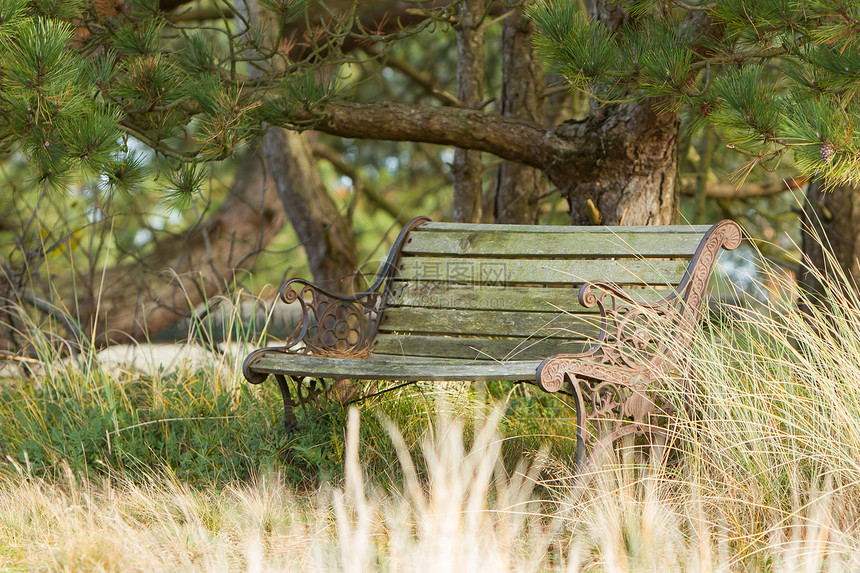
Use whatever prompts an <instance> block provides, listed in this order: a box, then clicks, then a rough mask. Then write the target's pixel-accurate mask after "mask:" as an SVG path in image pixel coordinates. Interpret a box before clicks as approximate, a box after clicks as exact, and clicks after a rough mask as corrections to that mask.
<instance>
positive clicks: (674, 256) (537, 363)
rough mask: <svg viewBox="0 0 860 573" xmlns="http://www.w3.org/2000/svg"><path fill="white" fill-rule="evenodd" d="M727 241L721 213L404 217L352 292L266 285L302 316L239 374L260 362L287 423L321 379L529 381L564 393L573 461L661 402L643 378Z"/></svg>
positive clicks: (688, 326) (736, 232)
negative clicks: (575, 220) (603, 220)
mask: <svg viewBox="0 0 860 573" xmlns="http://www.w3.org/2000/svg"><path fill="white" fill-rule="evenodd" d="M740 241H741V229H740V227H739V226H738V225H737V224H736V223H734V222H732V221H722V222H720V223H717V224H716V225H713V226H712V227H703V226H664V227H558V226H531V225H481V224H456V223H433V222H430V220H429V219H427V218H425V217H419V218H416V219H414V220H412V221H411V222H410V223H409V224H408V225H406V227H405V228H404V229H403V230H402V231H401V233H400V235H399V236H398V238H397V241H396V242H395V244H394V246H393V248H392V250H391V253H390V255H389V257H388V259H387V261H386V262H385V264H384V265H383V267H382V269H381V271H380V273H379V275H378V278H377V280H376V282H375V283H374V284H373V286H371V287H370V288H369V289H368V290H366V291H364V292H362V293H359V294H356V295H353V296H339V295H336V294H333V293H331V292H328V291H326V290H325V289H323V288H320V287H318V286H316V285H314V284H311V283H309V282H307V281H305V280H302V279H292V280H289V281H287V282H286V283H285V284H284V285H283V286H282V287H281V291H280V296H281V298H282V299H283V300H284V301H285V302H287V303H294V302H298V303H299V304H300V305H301V309H302V320H301V322H300V324H299V326H298V327H297V329H296V331H295V332H294V333H293V336H292V337H291V338H290V340H288V341H287V342H286V344H285V345H284V346H279V347H270V348H262V349H259V350H255V351H254V352H252V353H251V354H250V355H248V357H247V358H246V360H245V364H244V375H245V378H247V380H248V381H249V382H252V383H255V384H259V383H261V382H263V381H264V380H266V378H267V377H268V376H269V375H274V377H275V379H276V380H277V382H278V386H279V388H280V390H281V393H282V396H283V400H284V413H285V426H286V429H287V431H288V432H289V431H291V430H292V429H293V428H294V427H295V425H296V418H295V414H294V412H293V408H294V407H295V406H297V405H299V404H301V403H305V402H307V401H309V400H311V399H314V398H315V397H316V396H318V395H319V394H320V393H322V392H323V391H324V390H325V386H326V383H325V381H326V380H336V379H342V378H349V379H352V380H359V379H361V380H375V381H400V382H408V381H419V380H424V381H432V380H445V381H495V380H499V381H502V380H507V381H516V382H529V383H532V384H537V386H539V387H540V388H542V389H543V390H545V391H547V392H558V391H563V392H566V393H567V394H569V396H571V398H572V400H573V401H574V402H575V407H576V417H577V462H581V460H582V456H583V451H584V447H585V444H586V441H589V442H592V443H594V442H595V441H596V437H595V436H594V433H595V432H596V431H595V430H593V428H595V427H598V426H599V427H600V428H601V429H600V430H599V432H600V436H599V437H600V438H601V439H603V440H609V441H612V440H615V439H616V438H619V437H621V436H624V435H629V434H636V433H639V434H641V433H642V432H643V431H644V430H643V428H647V427H649V426H650V422H649V419H650V416H654V415H657V414H659V413H660V412H662V411H663V410H664V409H665V404H663V403H662V402H661V401H660V400H659V399H658V398H657V397H655V394H654V392H653V391H649V385H650V384H652V382H653V381H654V380H655V378H656V377H657V376H658V375H659V374H660V372H661V371H662V370H664V369H665V368H667V367H668V365H670V364H676V363H677V358H683V357H682V356H680V357H679V356H677V355H678V354H679V352H678V350H677V349H678V348H681V349H683V348H685V347H687V346H688V344H689V342H690V338H691V335H692V333H693V329H694V326H695V325H696V323H697V322H698V320H699V319H700V317H701V314H702V309H703V302H704V299H705V290H706V287H707V284H708V281H709V279H710V276H711V274H712V271H713V269H714V265H715V264H716V260H717V256H718V254H719V251H720V249H721V248H723V249H734V248H735V247H737V246H738V245H739V244H740ZM574 289H576V290H574ZM577 292H578V298H577V296H576V293H577ZM667 336H668V337H669V338H671V339H672V340H673V342H674V343H673V344H672V345H667V344H665V340H666V338H665V337H667ZM669 346H671V348H670V347H669ZM287 379H290V380H291V381H292V386H293V387H292V388H291V384H289V383H288V380H287ZM587 420H589V421H590V422H589V424H588V428H591V430H589V431H586V421H587ZM594 421H598V422H599V424H597V425H595V423H592V422H594ZM589 433H590V434H591V435H586V434H589Z"/></svg>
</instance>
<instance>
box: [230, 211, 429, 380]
mask: <svg viewBox="0 0 860 573" xmlns="http://www.w3.org/2000/svg"><path fill="white" fill-rule="evenodd" d="M429 220H430V219H428V218H427V217H416V218H415V219H412V220H411V221H410V222H409V223H407V224H406V226H405V227H403V229H402V230H401V231H400V235H398V237H397V240H396V241H395V243H394V246H393V247H392V249H391V253H390V254H389V255H388V259H387V260H386V261H385V264H384V265H383V267H382V269H381V270H380V272H379V275H378V276H377V278H376V281H375V282H374V283H373V286H371V287H370V288H368V289H367V290H365V291H364V292H360V293H358V294H354V295H340V294H336V293H333V292H330V291H328V290H326V289H324V288H322V287H320V286H318V285H315V284H313V283H311V282H309V281H306V280H304V279H290V280H288V281H287V282H285V283H284V284H283V285H282V286H281V290H280V297H281V300H283V301H284V302H285V303H287V304H290V303H294V302H298V303H299V305H301V309H302V315H301V318H300V320H299V323H298V325H296V328H295V330H294V331H293V333H292V334H291V335H290V337H289V339H288V340H287V341H286V343H285V344H284V345H283V346H277V347H270V348H263V349H260V350H257V351H255V352H252V353H251V354H250V355H248V357H247V358H246V359H245V365H244V368H243V370H244V374H245V378H246V379H247V380H248V381H249V382H252V383H260V382H263V381H264V380H265V379H266V376H265V375H260V374H258V373H256V372H254V371H253V362H254V358H255V357H256V356H257V355H258V354H259V353H261V352H271V351H278V352H285V353H296V354H299V353H300V354H314V355H321V356H341V357H345V356H349V357H352V358H356V357H364V356H366V355H367V354H369V353H370V344H371V342H372V341H373V338H374V336H375V335H376V329H377V326H378V325H379V319H380V317H381V315H382V311H383V309H384V308H385V306H386V304H387V299H388V296H389V286H388V285H389V281H390V279H391V277H392V276H394V273H395V271H396V269H397V263H398V261H399V259H400V251H401V249H402V247H403V244H404V242H405V240H406V237H407V235H408V234H409V232H410V231H411V230H412V229H414V228H415V227H417V226H419V225H421V224H422V223H425V222H427V221H429Z"/></svg>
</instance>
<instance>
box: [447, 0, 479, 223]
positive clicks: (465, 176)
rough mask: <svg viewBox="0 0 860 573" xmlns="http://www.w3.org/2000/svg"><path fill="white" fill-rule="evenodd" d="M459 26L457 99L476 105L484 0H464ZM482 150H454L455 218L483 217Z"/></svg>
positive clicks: (459, 220) (452, 169) (463, 221)
mask: <svg viewBox="0 0 860 573" xmlns="http://www.w3.org/2000/svg"><path fill="white" fill-rule="evenodd" d="M459 8H460V23H459V28H458V30H457V99H459V100H460V101H461V102H463V104H464V105H466V106H467V107H470V108H472V109H476V108H478V107H479V106H480V105H481V102H482V101H483V99H484V51H485V44H486V42H485V34H484V26H483V19H484V0H461V2H460V6H459ZM482 170H483V166H482V164H481V152H480V151H475V150H468V149H463V148H461V147H458V148H457V149H456V150H455V151H454V164H453V165H452V166H451V172H452V175H453V176H454V220H455V221H458V222H461V223H473V222H477V221H480V220H481V196H482V189H483V187H482V185H481V171H482Z"/></svg>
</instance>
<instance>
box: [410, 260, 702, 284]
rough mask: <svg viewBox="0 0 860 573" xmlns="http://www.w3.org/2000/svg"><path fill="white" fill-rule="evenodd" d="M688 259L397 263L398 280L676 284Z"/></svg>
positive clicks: (491, 282) (431, 261)
mask: <svg viewBox="0 0 860 573" xmlns="http://www.w3.org/2000/svg"><path fill="white" fill-rule="evenodd" d="M687 264H688V262H687V261H669V260H635V259H630V260H625V261H623V262H622V261H617V260H604V259H594V260H582V259H579V260H575V259H574V260H549V259H475V258H468V259H464V258H453V257H405V258H403V259H401V261H400V264H399V266H398V273H397V277H398V278H399V279H400V280H415V281H434V282H453V283H482V284H490V285H495V286H507V285H512V284H534V283H540V284H580V283H583V282H587V281H605V282H611V283H617V284H620V285H637V284H638V285H642V284H645V285H657V284H673V285H676V284H678V282H679V281H680V280H681V277H682V276H683V274H684V271H685V270H686V268H687Z"/></svg>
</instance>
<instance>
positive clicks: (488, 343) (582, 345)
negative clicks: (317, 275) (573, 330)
mask: <svg viewBox="0 0 860 573" xmlns="http://www.w3.org/2000/svg"><path fill="white" fill-rule="evenodd" d="M591 346H592V343H590V342H583V341H580V340H570V339H565V338H546V339H540V338H479V337H453V336H428V335H418V334H410V335H405V334H379V335H377V337H376V340H375V341H374V346H373V353H374V354H393V355H396V356H435V357H442V358H445V357H447V358H468V359H473V360H497V361H498V360H502V361H504V360H543V359H544V358H546V357H548V356H552V355H554V354H561V353H567V354H574V353H578V352H585V351H586V350H588V349H589V348H591Z"/></svg>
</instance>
